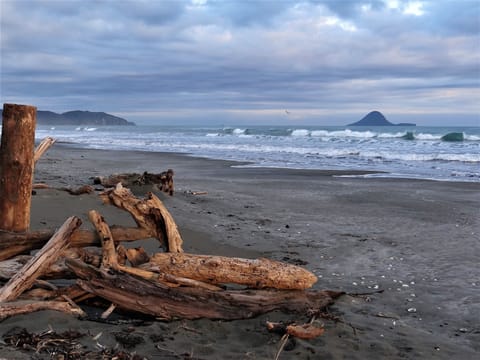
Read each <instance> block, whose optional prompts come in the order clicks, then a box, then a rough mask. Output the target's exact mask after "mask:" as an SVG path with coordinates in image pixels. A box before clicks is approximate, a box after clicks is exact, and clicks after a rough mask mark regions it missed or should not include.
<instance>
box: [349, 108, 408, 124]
mask: <svg viewBox="0 0 480 360" xmlns="http://www.w3.org/2000/svg"><path fill="white" fill-rule="evenodd" d="M347 126H416V124H413V123H399V124H393V123H391V122H390V121H388V120H387V119H386V118H385V116H383V114H382V113H381V112H380V111H372V112H369V113H368V114H367V115H365V116H364V117H363V118H362V119H361V120H359V121H357V122H354V123H352V124H348V125H347Z"/></svg>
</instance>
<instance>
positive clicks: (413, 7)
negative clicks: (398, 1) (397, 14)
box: [403, 1, 425, 16]
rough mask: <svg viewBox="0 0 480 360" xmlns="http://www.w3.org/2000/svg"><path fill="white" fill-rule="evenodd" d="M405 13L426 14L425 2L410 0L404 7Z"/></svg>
mask: <svg viewBox="0 0 480 360" xmlns="http://www.w3.org/2000/svg"><path fill="white" fill-rule="evenodd" d="M403 13H404V14H405V15H414V16H422V15H423V14H425V11H424V10H423V3H422V2H420V1H413V2H409V3H408V4H407V5H406V6H405V7H404V9H403Z"/></svg>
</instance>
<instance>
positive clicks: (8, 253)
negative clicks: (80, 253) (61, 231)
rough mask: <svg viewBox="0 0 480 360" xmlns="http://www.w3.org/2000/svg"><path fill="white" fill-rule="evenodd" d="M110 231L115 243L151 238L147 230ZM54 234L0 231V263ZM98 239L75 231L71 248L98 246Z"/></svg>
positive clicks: (92, 233) (37, 246)
mask: <svg viewBox="0 0 480 360" xmlns="http://www.w3.org/2000/svg"><path fill="white" fill-rule="evenodd" d="M110 230H111V231H112V235H113V237H114V239H115V241H116V242H117V243H118V242H121V241H136V240H142V239H148V238H149V237H151V235H150V232H149V231H148V230H147V229H142V228H136V227H135V228H134V227H123V226H115V225H114V226H111V227H110ZM54 233H55V231H54V230H38V231H34V232H28V233H24V234H18V233H12V232H6V231H1V230H0V261H2V260H5V259H10V258H12V257H14V256H16V255H19V254H23V253H25V252H29V251H31V250H35V249H40V248H41V247H42V246H44V245H45V244H46V243H47V241H48V240H49V239H50V238H51V237H52V236H53V234H54ZM99 245H101V243H100V237H99V236H98V234H97V233H96V231H91V230H80V229H79V230H76V231H75V232H74V233H73V234H72V236H71V238H70V246H71V247H85V246H99Z"/></svg>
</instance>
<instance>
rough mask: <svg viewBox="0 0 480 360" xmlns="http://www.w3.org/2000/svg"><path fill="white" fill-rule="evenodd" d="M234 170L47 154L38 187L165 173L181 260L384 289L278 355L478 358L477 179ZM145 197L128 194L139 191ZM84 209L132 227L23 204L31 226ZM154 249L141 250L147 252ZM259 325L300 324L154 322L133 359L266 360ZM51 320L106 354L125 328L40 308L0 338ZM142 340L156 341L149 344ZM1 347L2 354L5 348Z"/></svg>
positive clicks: (69, 206) (71, 206) (43, 202)
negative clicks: (208, 260) (228, 260)
mask: <svg viewBox="0 0 480 360" xmlns="http://www.w3.org/2000/svg"><path fill="white" fill-rule="evenodd" d="M235 164H237V163H236V162H232V161H223V160H213V159H205V158H196V157H192V156H189V155H185V154H177V153H154V152H140V151H139V152H136V151H125V152H124V151H117V150H95V149H79V148H71V147H68V146H67V147H66V146H57V145H54V146H53V147H52V148H51V149H49V150H48V151H47V153H46V154H44V156H43V157H42V158H41V159H40V160H39V162H38V163H37V168H36V172H35V181H42V182H43V181H44V182H46V183H47V184H49V185H51V186H53V187H63V186H73V187H74V186H80V185H85V184H87V183H90V182H89V180H90V178H91V177H93V176H102V175H103V176H105V175H110V174H113V173H120V172H143V171H148V172H161V171H165V170H166V169H168V168H172V169H173V170H174V171H175V177H174V180H175V188H176V193H175V195H174V196H173V197H170V196H167V195H165V194H163V193H162V194H159V196H160V198H161V200H162V201H163V202H164V204H165V206H166V207H167V208H168V209H169V211H170V212H171V214H172V216H173V218H174V219H175V221H176V222H177V225H178V227H179V230H180V233H181V234H182V237H183V238H184V244H185V250H186V251H188V252H194V253H199V254H201V253H203V254H216V255H226V256H238V257H246V258H256V257H266V258H271V259H274V260H280V261H285V262H288V263H293V264H295V263H297V264H302V265H301V266H302V267H305V268H307V269H308V270H310V271H312V272H314V273H315V274H316V275H317V276H318V282H317V283H316V284H315V285H314V287H313V288H314V289H331V290H343V291H346V292H347V293H367V292H374V291H378V290H383V293H378V294H372V295H369V296H351V295H345V296H344V297H342V298H340V299H339V300H338V301H337V302H336V303H335V304H334V305H333V306H331V307H330V312H331V313H332V314H333V315H335V316H337V317H339V318H340V319H341V320H342V322H334V321H328V320H323V322H324V323H325V328H326V331H325V335H323V336H322V337H320V338H317V339H314V340H310V341H303V340H298V341H296V345H295V347H294V348H293V349H291V350H290V351H284V352H283V353H282V355H281V357H280V358H281V359H311V358H323V357H325V358H345V357H346V358H351V359H365V358H389V359H400V358H402V359H404V358H407V359H417V358H434V359H450V358H473V357H474V356H475V354H477V353H478V351H480V345H479V344H480V328H479V327H478V323H480V319H479V314H480V305H479V304H480V288H479V287H480V283H478V279H479V278H480V270H479V269H478V266H477V262H478V258H479V256H480V244H479V242H478V236H479V233H480V231H479V229H480V219H479V217H478V209H479V208H480V195H479V194H480V184H479V183H471V182H438V181H429V180H413V179H395V178H393V179H391V178H368V179H364V178H349V177H335V176H333V175H334V174H337V173H338V171H335V170H332V171H322V170H294V169H272V168H244V167H232V165H235ZM152 190H153V189H152V188H151V187H150V186H143V187H135V188H132V191H133V192H134V193H135V194H137V195H138V196H143V195H144V194H145V193H147V192H148V191H152ZM195 191H202V192H206V194H204V195H198V196H195V195H193V192H195ZM91 208H96V209H97V210H99V212H100V213H101V214H102V215H103V216H105V218H106V220H107V223H109V224H111V225H114V224H127V225H128V222H129V221H132V220H131V219H130V218H129V217H128V216H126V215H125V214H123V213H121V211H120V210H118V209H115V208H111V207H107V206H103V205H102V204H101V202H100V200H99V199H98V197H97V196H96V195H95V194H90V195H80V196H70V195H68V194H66V193H65V192H63V191H59V190H55V189H45V190H37V195H35V196H34V197H33V199H32V221H31V223H32V229H40V228H45V227H49V228H50V227H56V226H59V225H61V223H63V221H64V220H65V219H66V218H67V217H68V216H71V215H77V216H80V217H81V218H83V219H86V212H87V211H88V210H90V209H91ZM117 210H118V211H117ZM84 225H85V226H88V220H85V221H84ZM137 246H138V245H137ZM155 246H156V244H147V245H146V250H147V252H152V251H156V249H155ZM413 309H414V310H413ZM267 319H268V320H270V321H281V320H283V321H289V320H296V321H304V320H306V318H303V317H302V316H299V315H286V314H281V313H277V312H274V313H270V314H267V315H264V316H260V317H258V318H254V319H250V320H241V321H232V322H222V321H210V320H199V321H186V322H185V321H177V322H171V323H164V322H159V321H152V322H149V323H146V324H144V325H142V326H138V327H135V328H134V330H133V331H134V333H135V334H139V336H142V337H143V339H144V343H142V344H140V345H138V346H137V347H136V348H135V351H136V352H137V353H138V354H141V355H144V356H146V357H147V358H155V356H159V354H161V353H162V352H161V351H160V350H159V347H160V348H162V349H168V350H169V351H171V352H174V353H176V354H181V353H185V352H187V353H190V352H191V353H192V354H193V355H194V356H196V357H198V358H200V359H251V358H257V359H258V358H262V359H263V358H273V357H274V355H275V353H276V351H277V349H278V346H279V341H280V338H279V337H278V336H277V335H275V334H270V333H268V332H267V330H266V329H265V321H266V320H267ZM48 324H52V326H53V327H54V329H55V330H57V329H71V328H83V329H89V331H91V333H92V334H93V335H92V336H94V335H96V334H98V333H99V332H103V334H104V335H103V336H102V338H101V340H100V343H102V344H113V345H114V344H115V338H114V337H113V336H111V335H108V334H110V333H111V332H114V331H119V330H120V329H124V328H126V327H127V326H126V325H125V326H122V325H109V324H101V323H98V322H92V321H79V320H76V319H72V318H70V317H66V316H64V315H62V314H57V313H52V312H40V313H35V314H31V315H28V316H19V317H15V318H11V319H7V320H5V321H3V322H2V326H1V328H2V330H1V331H0V332H1V334H0V335H3V333H4V332H5V331H8V330H9V329H10V328H11V327H13V326H15V325H19V326H23V327H26V328H27V329H29V330H30V331H33V330H35V329H37V330H39V331H40V330H45V329H46V328H48ZM352 328H354V329H355V331H354V330H353V329H352ZM192 329H193V330H192ZM149 334H158V335H159V336H160V335H161V337H159V338H156V339H157V341H156V340H155V339H152V337H150V336H149ZM160 338H161V339H162V340H158V339H160ZM0 350H1V351H4V350H5V348H4V346H3V345H1V344H0ZM15 355H19V352H18V351H17V352H15ZM19 356H20V355H19ZM12 358H15V357H12Z"/></svg>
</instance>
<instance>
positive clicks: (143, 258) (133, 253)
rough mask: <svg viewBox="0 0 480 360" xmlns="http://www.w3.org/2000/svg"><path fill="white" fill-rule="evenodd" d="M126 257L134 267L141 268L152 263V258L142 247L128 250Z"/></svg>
mask: <svg viewBox="0 0 480 360" xmlns="http://www.w3.org/2000/svg"><path fill="white" fill-rule="evenodd" d="M125 255H126V257H127V259H128V261H129V262H130V264H132V266H139V265H142V264H145V263H147V262H149V261H150V256H148V254H147V253H146V252H145V250H144V249H143V248H142V247H139V248H134V249H126V251H125Z"/></svg>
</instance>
